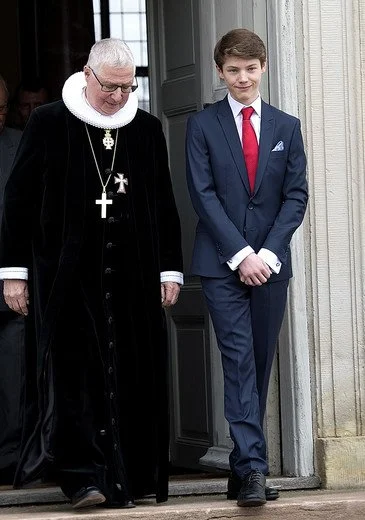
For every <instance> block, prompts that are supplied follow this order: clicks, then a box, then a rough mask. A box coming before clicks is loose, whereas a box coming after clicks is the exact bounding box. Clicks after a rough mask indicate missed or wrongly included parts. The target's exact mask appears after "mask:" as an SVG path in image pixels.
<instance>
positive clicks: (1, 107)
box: [0, 105, 9, 114]
mask: <svg viewBox="0 0 365 520" xmlns="http://www.w3.org/2000/svg"><path fill="white" fill-rule="evenodd" d="M8 108H9V107H8V105H0V114H6V113H7V111H8Z"/></svg>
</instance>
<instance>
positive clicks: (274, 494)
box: [227, 472, 279, 500]
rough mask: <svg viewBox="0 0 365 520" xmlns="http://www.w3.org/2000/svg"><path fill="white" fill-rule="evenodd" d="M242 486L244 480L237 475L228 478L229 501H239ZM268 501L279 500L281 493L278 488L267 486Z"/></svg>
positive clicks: (232, 474)
mask: <svg viewBox="0 0 365 520" xmlns="http://www.w3.org/2000/svg"><path fill="white" fill-rule="evenodd" d="M241 486H242V479H240V477H239V476H238V475H236V473H234V472H232V473H231V474H230V476H229V477H228V487H227V500H237V498H238V493H239V492H240V489H241ZM265 496H266V500H277V499H278V498H279V491H278V490H277V489H276V488H273V487H269V486H265Z"/></svg>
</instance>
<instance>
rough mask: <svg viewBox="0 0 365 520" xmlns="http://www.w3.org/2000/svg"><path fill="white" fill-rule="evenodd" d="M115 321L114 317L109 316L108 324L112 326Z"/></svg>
mask: <svg viewBox="0 0 365 520" xmlns="http://www.w3.org/2000/svg"><path fill="white" fill-rule="evenodd" d="M113 321H114V320H113V316H109V318H108V323H109V325H111V324H112V323H113Z"/></svg>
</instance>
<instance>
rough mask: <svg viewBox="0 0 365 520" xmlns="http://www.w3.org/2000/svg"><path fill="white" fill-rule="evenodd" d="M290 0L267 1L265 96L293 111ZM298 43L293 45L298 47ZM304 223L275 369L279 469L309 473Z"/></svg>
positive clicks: (296, 240) (296, 28)
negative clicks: (277, 378) (278, 404)
mask: <svg viewBox="0 0 365 520" xmlns="http://www.w3.org/2000/svg"><path fill="white" fill-rule="evenodd" d="M295 3H296V2H287V0H270V1H268V2H267V20H268V51H269V52H268V54H269V73H270V100H271V103H272V104H273V105H275V106H277V107H278V108H280V109H282V110H285V111H286V112H289V113H290V114H293V115H296V116H298V114H299V100H298V97H299V96H298V89H299V88H300V86H299V84H298V75H297V74H296V71H297V69H298V64H299V66H300V63H301V62H302V56H301V51H300V50H299V52H298V51H297V48H298V49H302V48H303V45H302V44H301V41H302V34H301V29H300V27H301V23H300V20H297V19H296V17H295ZM297 45H298V47H297ZM304 241H305V237H304V226H301V227H300V228H299V230H297V231H296V233H295V235H294V237H293V240H292V243H291V251H292V263H293V272H294V277H293V278H292V279H291V281H290V284H289V295H288V304H287V312H286V316H285V319H284V323H283V326H282V330H281V334H280V340H279V345H280V346H279V363H280V367H279V371H280V393H281V416H282V456H283V471H284V474H289V475H297V476H304V477H306V476H310V475H313V474H314V447H313V444H314V443H313V423H312V405H311V400H312V397H311V379H310V351H309V343H308V328H307V325H308V314H307V308H306V276H305V257H304Z"/></svg>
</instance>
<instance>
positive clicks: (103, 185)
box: [85, 123, 119, 193]
mask: <svg viewBox="0 0 365 520" xmlns="http://www.w3.org/2000/svg"><path fill="white" fill-rule="evenodd" d="M85 128H86V133H87V136H88V138H89V143H90V148H91V151H92V154H93V157H94V161H95V166H96V169H97V171H98V174H99V179H100V182H101V185H102V187H103V193H105V192H106V187H107V186H108V183H109V181H110V177H111V176H112V173H113V168H114V161H115V153H116V151H117V144H118V135H119V128H117V134H116V136H115V146H114V151H113V159H112V165H111V168H110V170H111V171H110V174H109V177H108V178H107V180H106V182H105V183H104V182H103V178H102V176H101V173H100V168H99V165H98V161H97V160H96V155H95V152H94V147H93V144H92V142H91V137H90V133H89V129H88V127H87V124H86V123H85Z"/></svg>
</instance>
